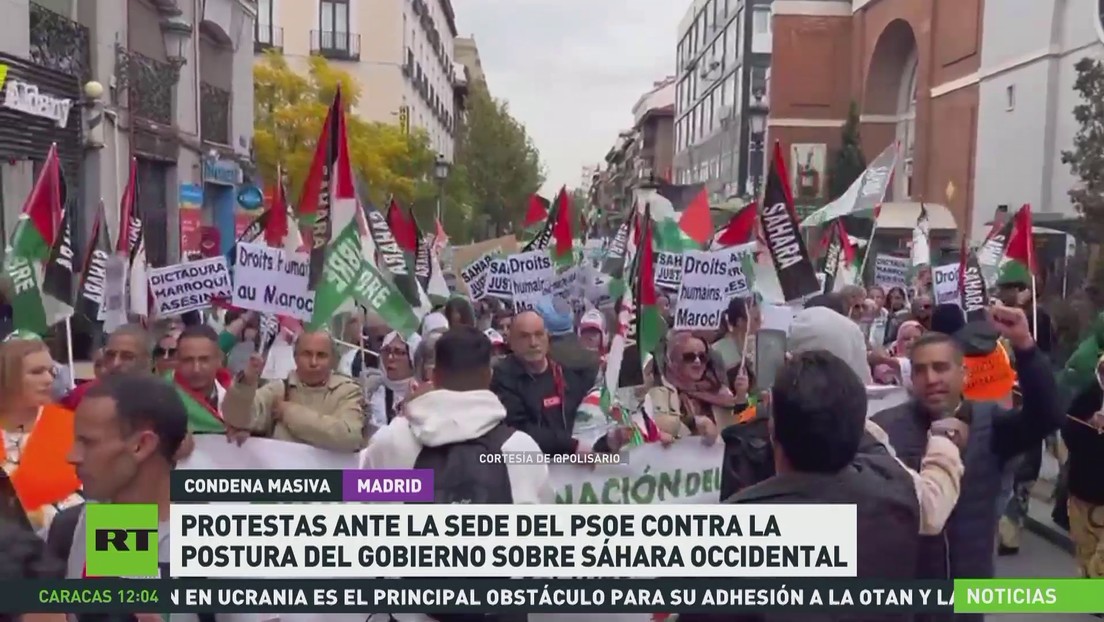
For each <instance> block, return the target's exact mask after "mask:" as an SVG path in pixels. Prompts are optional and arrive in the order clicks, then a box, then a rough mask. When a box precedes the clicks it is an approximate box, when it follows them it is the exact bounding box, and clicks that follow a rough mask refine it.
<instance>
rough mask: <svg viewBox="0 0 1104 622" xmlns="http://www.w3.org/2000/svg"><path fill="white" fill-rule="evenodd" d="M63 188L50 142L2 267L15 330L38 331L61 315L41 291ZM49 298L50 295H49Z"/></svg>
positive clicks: (57, 226) (57, 225)
mask: <svg viewBox="0 0 1104 622" xmlns="http://www.w3.org/2000/svg"><path fill="white" fill-rule="evenodd" d="M62 195H63V191H62V179H61V164H60V162H59V161H58V154H57V145H51V146H50V151H49V152H48V153H47V154H46V162H45V163H44V164H43V166H42V171H41V172H40V173H39V175H38V179H36V180H35V185H34V187H33V188H32V189H31V193H30V194H29V195H28V196H27V200H26V201H24V203H23V210H22V213H21V214H20V216H19V220H18V221H17V222H16V225H15V230H14V231H13V232H12V236H11V240H10V241H9V245H8V251H7V257H6V258H5V261H4V271H5V273H6V274H7V276H8V278H9V279H11V284H12V292H13V294H14V296H13V299H12V300H11V305H12V311H13V315H14V318H13V319H14V326H15V329H16V330H24V331H28V332H32V333H34V334H36V335H41V334H43V333H45V332H46V329H47V328H49V327H50V326H52V325H53V324H55V323H57V322H59V321H61V320H63V319H65V317H66V314H65V312H64V310H63V309H58V308H53V307H56V306H57V305H55V304H51V303H49V302H48V301H47V297H46V296H45V295H44V294H43V291H42V288H41V283H42V280H43V272H44V265H43V264H44V263H45V262H46V261H48V260H49V257H50V249H51V248H52V247H53V246H54V243H55V242H56V241H57V238H58V235H59V233H60V231H61V220H62V205H63V200H64V198H63V196H62ZM50 298H52V297H50Z"/></svg>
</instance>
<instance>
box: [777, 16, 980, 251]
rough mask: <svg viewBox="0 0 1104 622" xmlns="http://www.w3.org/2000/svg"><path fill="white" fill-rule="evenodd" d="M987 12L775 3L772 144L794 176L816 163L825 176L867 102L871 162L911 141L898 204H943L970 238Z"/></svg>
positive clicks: (899, 176)
mask: <svg viewBox="0 0 1104 622" xmlns="http://www.w3.org/2000/svg"><path fill="white" fill-rule="evenodd" d="M983 4H984V3H983V0H775V1H774V3H773V7H772V8H773V14H774V15H773V29H772V30H773V49H772V56H771V59H772V60H771V62H772V71H771V80H770V84H769V90H770V102H771V112H770V121H769V129H768V134H769V138H768V140H770V141H774V140H777V141H780V143H781V147H782V150H783V153H784V154H789V155H788V159H789V162H788V164H789V166H790V168H791V171H792V170H794V169H796V168H797V167H799V166H802V165H807V164H808V163H809V162H812V161H813V160H814V157H813V156H814V155H815V156H816V158H815V160H816V161H815V165H816V166H819V167H820V169H821V170H819V171H817V173H818V177H819V178H822V179H823V178H825V177H826V174H827V168H826V165H827V163H829V162H830V161H831V154H832V153H833V151H834V150H835V149H836V148H837V147H838V146H839V141H840V135H841V128H842V126H843V124H844V122H845V120H846V117H847V112H848V108H849V106H850V103H851V102H852V101H854V102H857V103H858V105H859V110H860V114H861V117H860V119H861V122H862V126H861V133H862V142H863V151H864V153H865V154H867V157H868V158H871V157H873V156H874V155H876V154H877V153H879V152H880V151H881V150H882V149H884V148H885V147H886V146H887V145H889V144H890V143H891V142H892V141H894V140H898V141H900V143H901V145H902V158H901V162H900V166H899V168H898V170H897V173H896V181H895V183H894V186H893V189H892V191H893V200H895V201H918V200H920V199H922V198H923V199H925V200H928V201H931V202H935V203H939V204H945V205H947V207H948V208H950V210H951V212H952V213H953V214H954V216H955V220H956V221H957V223H958V225H959V227H960V228H961V229H962V230H965V231H968V230H969V226H970V222H971V220H970V219H971V212H972V208H973V198H974V160H975V155H976V151H977V149H976V147H977V136H978V132H977V126H978V94H979V85H978V78H977V73H978V69H979V66H980V61H981V43H982V39H981V37H982V21H983V8H984V7H983ZM805 153H808V154H809V156H808V159H806V158H805V157H804V156H802V157H801V158H800V161H795V160H799V158H798V154H805ZM949 182H950V183H953V184H954V188H955V189H956V191H955V192H954V194H953V196H952V197H951V198H950V200H948V199H947V197H946V196H945V189H946V188H947V187H948V183H949Z"/></svg>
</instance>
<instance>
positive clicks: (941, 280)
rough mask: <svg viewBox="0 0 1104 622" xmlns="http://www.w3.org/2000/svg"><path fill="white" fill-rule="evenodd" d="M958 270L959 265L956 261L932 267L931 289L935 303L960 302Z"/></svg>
mask: <svg viewBox="0 0 1104 622" xmlns="http://www.w3.org/2000/svg"><path fill="white" fill-rule="evenodd" d="M958 272H959V265H958V264H957V263H952V264H947V265H945V266H936V267H934V268H932V271H931V273H932V291H933V292H934V294H935V304H937V305H945V304H956V305H957V304H960V303H959V296H958Z"/></svg>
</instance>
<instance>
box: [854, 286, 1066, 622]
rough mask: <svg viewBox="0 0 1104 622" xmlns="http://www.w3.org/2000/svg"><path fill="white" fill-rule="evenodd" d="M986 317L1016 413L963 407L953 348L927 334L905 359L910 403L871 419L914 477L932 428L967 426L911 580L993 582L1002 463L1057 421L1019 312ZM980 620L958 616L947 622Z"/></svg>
mask: <svg viewBox="0 0 1104 622" xmlns="http://www.w3.org/2000/svg"><path fill="white" fill-rule="evenodd" d="M989 313H990V316H991V321H992V324H993V326H994V327H995V328H996V329H997V331H998V332H999V333H1000V335H1001V337H1003V338H1005V339H1007V341H1008V342H1009V343H1010V344H1011V346H1012V349H1013V351H1014V357H1013V358H1014V360H1015V368H1016V374H1017V376H1018V379H1019V383H1020V388H1021V391H1022V393H1023V406H1022V407H1021V408H1017V409H1012V410H1008V409H1005V408H1002V407H1000V406H999V405H997V404H994V403H990V402H978V403H973V402H969V401H966V400H963V399H962V386H963V381H964V377H965V369H964V367H963V353H962V349H961V347H960V346H959V345H958V343H957V342H956V341H955V340H954V339H953V338H951V337H949V336H947V335H944V334H942V333H928V334H926V335H924V336H922V337H921V338H920V339H919V340H917V342H916V343H915V344H913V346H912V352H911V355H910V360H911V362H912V383H913V395H914V399H913V400H911V401H910V402H908V403H905V404H902V405H901V406H897V407H895V408H890V409H888V410H884V411H882V412H880V413H877V414H875V415H874V417H873V421H874V422H875V423H877V424H878V425H880V426H881V427H882V429H884V430H885V431H886V433H887V434H888V435H889V439H890V442H891V443H892V444H893V447H894V448H895V449H896V451H897V457H898V458H900V459H901V460H902V461H903V462H904V463H905V464H907V465H908V466H910V467H912V468H914V469H915V468H918V467H919V465H920V459H921V457H922V454H923V448H924V446H925V444H926V441H927V435H928V431H929V429H930V427H931V425H932V422H934V421H938V420H940V419H943V418H946V417H958V418H959V419H963V420H965V421H969V422H970V433H969V443H968V445H967V447H966V451H965V454H964V462H965V463H966V474H965V476H964V477H963V479H962V491H961V494H960V496H959V501H958V505H957V507H956V508H955V512H954V514H953V515H952V516H951V519H950V521H948V523H947V526H946V528H945V529H944V533H943V534H942V535H940V536H935V537H930V538H925V541H924V542H923V543H922V545H921V551H920V555H919V560H918V563H919V565H918V578H922V579H942V578H989V577H992V576H993V574H994V571H995V567H994V566H995V564H994V546H995V545H994V543H995V541H996V527H997V514H998V503H997V501H998V497H999V495H1000V493H1001V481H1002V477H1003V476H1004V474H1005V472H1006V466H1007V463H1008V461H1009V460H1011V459H1012V458H1014V457H1016V456H1018V455H1020V454H1022V453H1023V452H1025V451H1027V450H1028V449H1031V448H1032V447H1035V446H1038V445H1039V443H1041V442H1042V440H1043V439H1044V438H1045V437H1046V436H1047V435H1049V434H1051V433H1052V432H1054V430H1055V429H1057V428H1058V426H1059V425H1061V423H1062V421H1063V419H1064V414H1063V412H1062V404H1061V401H1060V399H1059V394H1058V387H1057V385H1056V383H1055V380H1054V375H1053V373H1052V372H1051V370H1050V365H1049V363H1048V362H1047V359H1046V355H1044V354H1043V353H1042V352H1040V351H1039V350H1038V348H1036V347H1035V341H1034V339H1033V338H1032V336H1031V331H1030V329H1029V326H1028V321H1027V317H1026V315H1025V314H1024V312H1023V311H1022V310H1021V309H1017V308H1014V307H1005V306H996V307H992V308H991V309H990V310H989ZM983 617H984V616H980V615H965V614H958V615H957V616H955V617H954V619H956V620H968V619H973V620H979V619H982V618H983Z"/></svg>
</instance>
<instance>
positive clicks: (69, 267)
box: [42, 186, 80, 317]
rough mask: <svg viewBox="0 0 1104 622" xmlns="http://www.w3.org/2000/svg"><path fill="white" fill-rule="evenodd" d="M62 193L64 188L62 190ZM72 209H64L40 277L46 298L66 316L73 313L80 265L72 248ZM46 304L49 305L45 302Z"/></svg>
mask: <svg viewBox="0 0 1104 622" xmlns="http://www.w3.org/2000/svg"><path fill="white" fill-rule="evenodd" d="M63 187H64V186H63ZM62 192H63V193H64V190H62ZM71 214H72V210H68V209H67V210H65V214H64V215H63V216H62V220H61V235H59V236H57V237H56V238H55V239H54V245H53V246H52V247H51V248H50V257H49V259H48V260H47V261H46V267H45V273H44V276H43V277H42V293H43V296H44V298H45V299H46V300H49V299H50V298H53V299H54V300H56V301H57V304H58V305H59V307H58V314H59V315H63V316H65V317H68V316H70V315H72V314H73V306H74V304H75V301H74V297H73V294H74V292H75V287H74V285H75V282H76V279H77V273H78V272H79V271H80V265H78V264H77V259H76V256H75V255H76V253H75V252H74V250H73V219H72V215H71ZM47 306H50V305H49V304H47Z"/></svg>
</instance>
